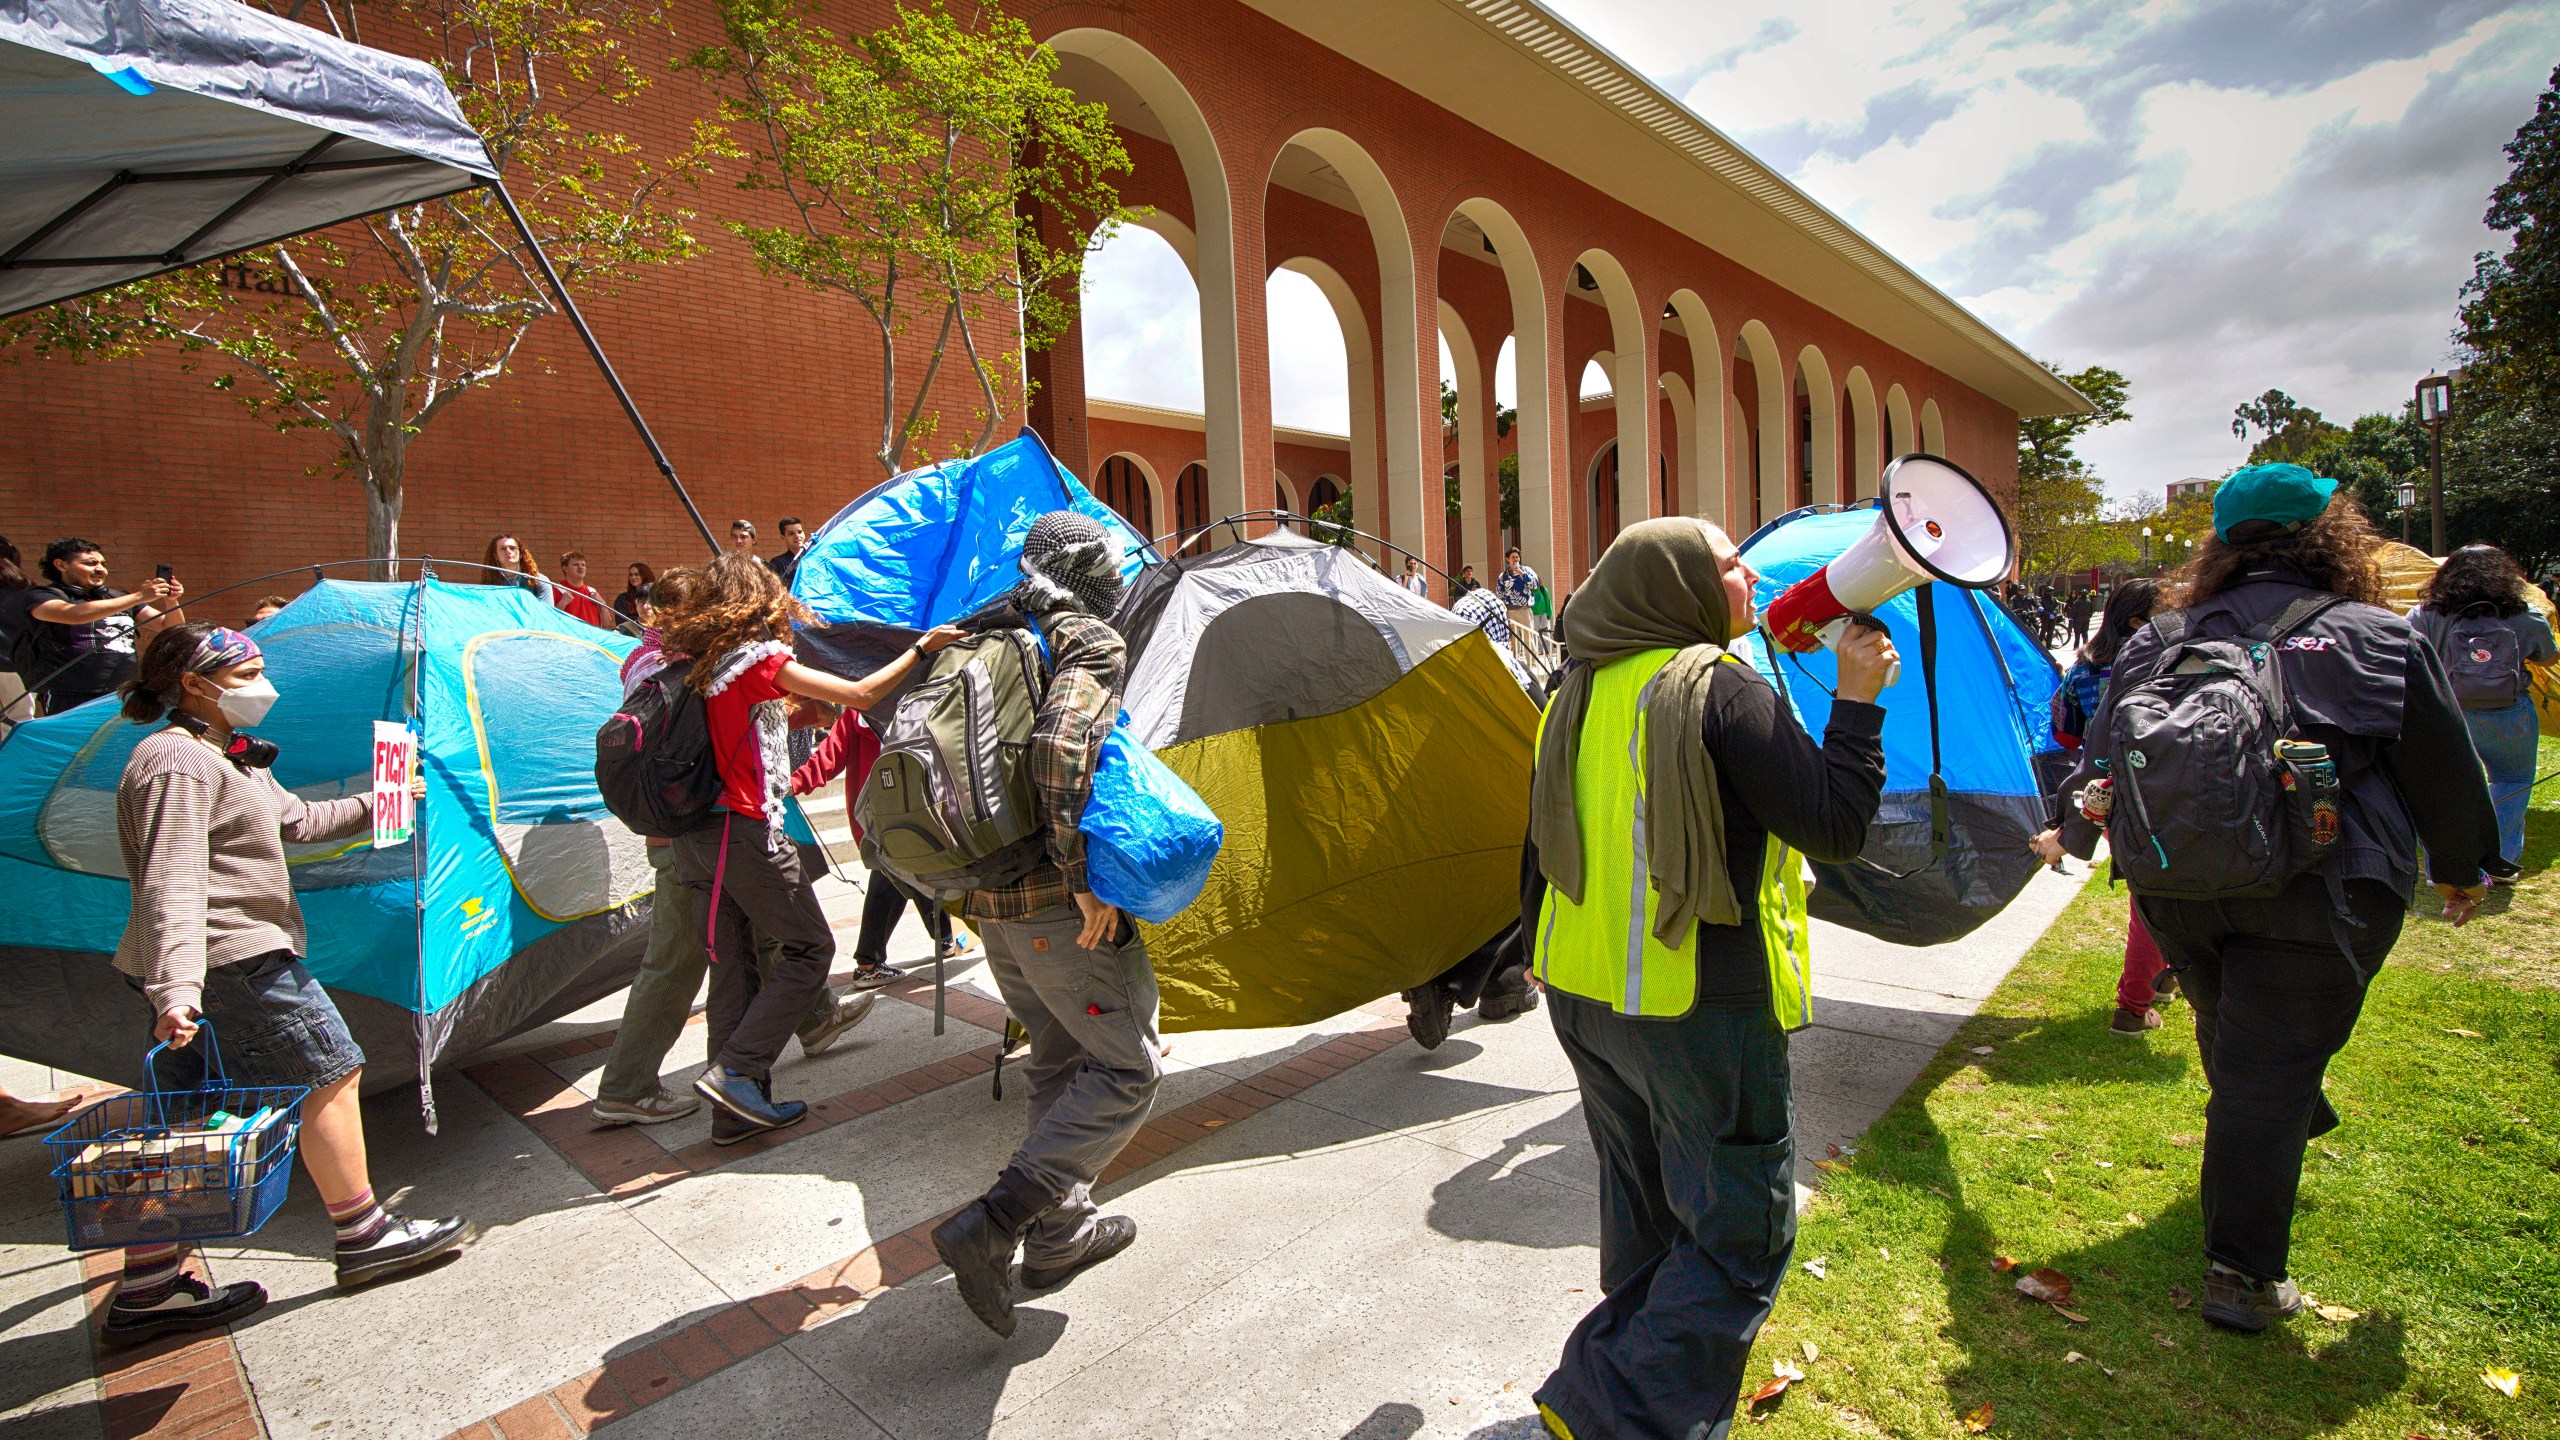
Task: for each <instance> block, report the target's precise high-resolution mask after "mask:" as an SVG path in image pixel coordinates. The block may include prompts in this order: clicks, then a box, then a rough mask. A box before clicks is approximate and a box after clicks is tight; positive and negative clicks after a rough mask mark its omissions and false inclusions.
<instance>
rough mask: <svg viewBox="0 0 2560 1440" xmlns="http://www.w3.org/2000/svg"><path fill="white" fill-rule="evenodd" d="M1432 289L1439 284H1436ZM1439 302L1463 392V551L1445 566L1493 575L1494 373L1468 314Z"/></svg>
mask: <svg viewBox="0 0 2560 1440" xmlns="http://www.w3.org/2000/svg"><path fill="white" fill-rule="evenodd" d="M1433 288H1434V289H1435V290H1436V289H1437V288H1438V287H1437V285H1436V283H1435V285H1434V287H1433ZM1437 303H1438V305H1439V307H1440V338H1441V339H1442V340H1443V341H1445V342H1446V343H1447V344H1448V346H1449V359H1450V361H1451V363H1452V365H1453V366H1454V367H1455V369H1456V370H1457V379H1456V382H1455V388H1456V390H1457V392H1458V530H1459V536H1458V540H1459V553H1458V554H1457V555H1454V556H1451V557H1450V563H1449V564H1448V565H1447V567H1446V568H1447V569H1448V570H1449V571H1450V572H1451V573H1455V572H1456V571H1457V568H1458V566H1460V565H1473V566H1475V567H1476V573H1477V574H1478V575H1491V574H1492V573H1493V571H1492V570H1491V569H1490V568H1488V566H1489V565H1490V563H1491V562H1490V555H1489V553H1488V552H1489V550H1490V547H1491V544H1492V541H1491V539H1490V538H1489V537H1490V535H1491V532H1492V526H1491V525H1490V524H1489V523H1488V519H1489V517H1488V515H1487V513H1486V507H1487V506H1488V505H1489V504H1491V503H1492V496H1493V493H1494V492H1493V475H1492V473H1491V471H1490V470H1488V469H1487V467H1486V465H1485V447H1486V440H1487V436H1486V434H1485V431H1486V430H1487V429H1488V428H1489V427H1488V426H1487V424H1486V417H1487V416H1489V415H1491V414H1492V413H1493V397H1492V395H1491V394H1490V393H1489V392H1490V390H1491V389H1492V385H1493V377H1492V376H1490V375H1488V374H1486V373H1485V368H1484V360H1483V358H1482V356H1481V354H1480V353H1479V352H1478V351H1477V349H1476V341H1475V336H1474V335H1473V334H1472V333H1470V332H1469V331H1468V329H1467V322H1466V319H1465V317H1463V316H1461V315H1459V314H1458V311H1457V307H1456V306H1453V305H1451V304H1450V303H1449V302H1448V301H1446V300H1441V301H1438V302H1437ZM1443 503H1444V504H1445V503H1446V502H1445V501H1444V502H1443Z"/></svg>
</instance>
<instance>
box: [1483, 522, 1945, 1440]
mask: <svg viewBox="0 0 2560 1440" xmlns="http://www.w3.org/2000/svg"><path fill="white" fill-rule="evenodd" d="M1758 579H1759V576H1758V575H1757V574H1756V573H1755V572H1754V571H1753V570H1752V568H1751V566H1750V564H1749V563H1748V562H1746V561H1745V560H1744V559H1743V558H1742V556H1741V554H1740V552H1739V551H1737V550H1736V549H1735V547H1734V544H1733V542H1732V541H1731V540H1730V539H1728V538H1726V536H1725V534H1724V532H1723V531H1721V530H1719V529H1717V528H1716V527H1715V526H1713V525H1710V524H1708V523H1707V522H1705V521H1703V520H1698V519H1693V518H1688V517H1679V516H1673V517H1666V518H1662V519H1654V520H1645V521H1641V522H1639V523H1637V524H1635V525H1631V526H1629V527H1628V528H1627V529H1626V530H1625V531H1623V532H1621V533H1620V534H1619V536H1618V538H1617V540H1616V541H1615V542H1614V543H1612V544H1611V545H1610V547H1609V549H1608V551H1607V553H1605V554H1603V555H1602V556H1601V557H1600V563H1599V565H1598V566H1597V567H1596V568H1594V569H1593V571H1592V572H1591V575H1590V578H1589V579H1587V580H1586V581H1584V583H1583V585H1582V588H1581V589H1579V590H1577V591H1576V592H1575V593H1574V598H1573V604H1572V605H1571V606H1570V607H1569V608H1568V609H1567V610H1566V611H1565V612H1564V614H1563V615H1562V617H1561V618H1560V620H1559V629H1560V631H1561V634H1562V638H1563V640H1564V645H1565V649H1566V651H1567V653H1568V654H1569V655H1570V656H1571V657H1572V658H1571V660H1570V662H1569V663H1568V664H1567V665H1566V667H1565V669H1564V671H1563V672H1562V674H1561V675H1560V676H1559V677H1558V680H1557V685H1556V691H1555V695H1554V698H1553V699H1552V700H1551V701H1550V702H1549V704H1548V706H1547V712H1546V718H1545V720H1544V721H1543V722H1542V723H1541V725H1540V727H1539V734H1538V754H1537V764H1536V769H1535V771H1534V772H1533V778H1532V780H1531V793H1530V810H1529V844H1528V853H1527V855H1526V856H1525V857H1524V864H1523V867H1522V879H1523V894H1522V897H1521V900H1522V905H1521V919H1522V925H1523V930H1524V932H1525V933H1526V934H1527V935H1528V936H1530V937H1531V941H1532V945H1533V955H1534V966H1535V970H1536V974H1537V976H1538V979H1539V980H1540V981H1541V982H1542V983H1543V984H1544V985H1545V987H1546V989H1547V992H1548V994H1549V995H1550V996H1552V997H1553V1000H1554V1004H1553V1005H1552V1007H1551V1013H1552V1015H1553V1017H1554V1023H1555V1028H1556V1035H1557V1038H1558V1039H1559V1040H1560V1041H1561V1042H1562V1044H1563V1046H1564V1049H1565V1053H1566V1054H1567V1055H1568V1056H1569V1057H1571V1059H1572V1061H1573V1067H1574V1073H1575V1076H1576V1078H1577V1079H1578V1080H1579V1081H1580V1084H1581V1091H1582V1105H1583V1115H1584V1118H1585V1120H1586V1121H1587V1122H1588V1123H1589V1125H1590V1127H1591V1139H1592V1145H1593V1148H1594V1149H1595V1150H1596V1151H1597V1152H1598V1154H1599V1160H1600V1169H1601V1181H1600V1204H1601V1211H1600V1273H1601V1282H1602V1284H1603V1286H1604V1287H1605V1288H1606V1290H1607V1295H1606V1298H1604V1299H1603V1300H1602V1301H1601V1302H1600V1304H1599V1305H1598V1306H1597V1307H1595V1308H1594V1309H1593V1310H1592V1311H1591V1313H1590V1314H1589V1315H1587V1316H1585V1317H1584V1318H1583V1320H1582V1322H1581V1323H1580V1324H1579V1325H1577V1326H1575V1327H1574V1331H1573V1334H1572V1336H1571V1337H1570V1338H1569V1339H1568V1340H1567V1341H1566V1342H1565V1349H1564V1355H1563V1358H1562V1360H1561V1361H1560V1363H1559V1364H1558V1365H1557V1367H1556V1370H1555V1373H1554V1374H1553V1375H1551V1376H1549V1377H1548V1379H1547V1381H1546V1383H1545V1384H1544V1385H1543V1386H1541V1387H1540V1388H1539V1390H1538V1393H1537V1401H1538V1407H1539V1413H1540V1415H1541V1416H1542V1417H1543V1418H1544V1419H1545V1421H1546V1424H1547V1427H1548V1429H1549V1430H1551V1431H1552V1432H1553V1433H1555V1434H1557V1435H1559V1436H1566V1437H1571V1436H1575V1435H1579V1436H1581V1437H1583V1440H1598V1437H1604V1436H1618V1435H1642V1436H1656V1435H1661V1436H1692V1435H1698V1434H1702V1433H1703V1434H1716V1435H1721V1434H1723V1433H1724V1428H1725V1426H1726V1425H1728V1424H1729V1423H1730V1421H1731V1418H1732V1414H1733V1410H1734V1406H1735V1401H1736V1397H1737V1395H1738V1393H1739V1391H1740V1388H1741V1382H1742V1377H1743V1365H1744V1362H1745V1360H1746V1359H1747V1358H1748V1356H1749V1354H1750V1348H1751V1340H1752V1337H1753V1336H1754V1335H1755V1334H1757V1333H1758V1331H1759V1329H1760V1326H1761V1323H1762V1321H1763V1320H1765V1319H1766V1318H1767V1316H1768V1313H1769V1307H1770V1305H1771V1304H1772V1303H1773V1302H1774V1301H1775V1300H1776V1298H1777V1293H1778V1282H1779V1280H1780V1279H1781V1278H1783V1277H1784V1276H1785V1274H1786V1270H1787V1263H1788V1259H1789V1256H1790V1255H1791V1254H1792V1253H1793V1250H1794V1246H1795V1141H1794V1129H1795V1101H1794V1094H1793V1091H1792V1088H1791V1081H1790V1078H1789V1070H1788V1058H1787V1033H1788V1032H1789V1031H1791V1030H1794V1029H1796V1028H1799V1027H1801V1026H1802V1025H1804V1024H1805V1023H1806V1021H1807V1019H1808V1018H1809V1007H1810V1002H1811V996H1810V988H1811V953H1810V948H1809V940H1808V933H1807V921H1806V914H1805V883H1804V874H1805V870H1804V866H1803V864H1802V863H1801V862H1800V860H1799V859H1798V856H1799V854H1802V855H1808V856H1812V857H1814V858H1816V859H1820V860H1825V861H1846V860H1848V859H1849V858H1850V857H1852V856H1854V855H1856V854H1857V853H1858V852H1859V850H1860V848H1861V847H1862V846H1863V845H1864V843H1865V841H1866V834H1867V825H1868V822H1869V821H1870V820H1871V819H1873V817H1874V815H1875V810H1876V804H1877V797H1878V795H1879V793H1880V792H1881V791H1882V788H1883V785H1884V746H1883V727H1884V711H1883V710H1882V709H1881V708H1880V707H1878V706H1877V705H1876V703H1875V700H1876V697H1877V695H1878V694H1879V693H1880V692H1881V691H1882V690H1883V689H1884V687H1885V685H1886V683H1887V680H1888V677H1889V676H1890V675H1891V673H1892V672H1893V670H1894V669H1895V667H1896V666H1897V665H1898V664H1899V661H1898V659H1897V657H1896V656H1895V654H1894V648H1893V643H1892V641H1891V640H1890V639H1889V638H1887V636H1886V635H1885V633H1884V631H1883V630H1882V629H1880V628H1870V627H1866V626H1844V627H1842V628H1841V631H1840V633H1839V634H1838V635H1837V636H1836V637H1835V638H1836V648H1837V651H1838V655H1839V688H1838V690H1837V692H1836V700H1835V702H1834V704H1833V705H1832V708H1831V719H1830V724H1829V726H1828V728H1827V733H1826V734H1825V735H1824V737H1823V740H1822V742H1821V743H1820V744H1816V743H1815V742H1814V740H1813V739H1812V737H1811V736H1809V735H1807V734H1806V733H1805V732H1804V729H1803V727H1802V726H1801V725H1800V724H1799V723H1798V722H1797V720H1796V718H1795V714H1794V711H1793V710H1792V708H1791V707H1790V706H1789V705H1788V704H1787V703H1786V701H1785V700H1784V699H1783V698H1782V697H1781V696H1780V695H1779V694H1778V692H1777V691H1776V690H1775V689H1774V688H1772V687H1771V686H1770V684H1769V682H1768V681H1766V680H1764V679H1762V678H1761V677H1760V675H1759V674H1758V673H1757V672H1756V671H1754V670H1753V669H1752V667H1751V666H1750V665H1748V664H1745V663H1743V662H1742V660H1741V658H1740V657H1739V656H1736V655H1734V654H1732V653H1730V652H1729V651H1728V650H1727V648H1726V647H1727V646H1728V645H1729V644H1731V642H1732V640H1733V637H1734V636H1735V635H1737V634H1739V633H1741V632H1743V631H1744V630H1747V629H1749V628H1750V627H1751V624H1752V586H1753V584H1754V583H1755V582H1756V581H1757V580H1758Z"/></svg>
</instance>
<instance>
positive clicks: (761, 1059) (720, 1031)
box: [676, 815, 836, 1080]
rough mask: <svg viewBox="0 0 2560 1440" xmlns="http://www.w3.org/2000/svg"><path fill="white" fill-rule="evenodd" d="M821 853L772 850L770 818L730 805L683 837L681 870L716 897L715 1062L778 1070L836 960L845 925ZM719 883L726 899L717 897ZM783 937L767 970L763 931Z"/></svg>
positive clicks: (712, 936)
mask: <svg viewBox="0 0 2560 1440" xmlns="http://www.w3.org/2000/svg"><path fill="white" fill-rule="evenodd" d="M816 863H817V862H816V859H815V857H814V856H808V855H804V854H803V853H802V852H801V850H800V847H799V846H797V845H794V844H791V843H790V842H788V841H785V842H784V845H783V852H782V853H781V854H780V855H774V854H770V853H768V852H767V851H766V850H765V822H763V821H761V820H750V819H748V818H747V817H745V816H743V815H724V818H723V819H722V820H721V821H720V822H719V823H718V824H715V825H711V826H708V827H706V828H704V829H701V830H696V831H693V832H692V833H690V834H686V835H681V836H678V837H677V838H676V875H677V878H679V879H681V880H682V881H683V882H684V884H685V886H686V888H688V889H691V890H695V891H698V892H700V893H701V894H702V895H703V897H704V898H705V901H706V909H707V913H708V914H709V915H710V921H709V937H708V938H709V943H710V947H711V959H712V965H711V999H710V1003H709V1004H708V1005H707V1006H706V1007H705V1014H704V1017H703V1018H704V1021H705V1024H706V1025H707V1027H708V1034H707V1036H706V1037H705V1038H706V1039H708V1041H709V1042H710V1047H711V1059H712V1063H713V1064H715V1065H719V1066H722V1067H724V1068H726V1069H730V1070H734V1071H736V1072H737V1073H739V1074H741V1075H747V1076H752V1077H753V1078H755V1079H757V1080H765V1079H768V1078H769V1077H770V1076H771V1075H772V1073H773V1062H774V1061H775V1060H777V1059H779V1058H781V1055H782V1047H783V1046H784V1045H786V1044H789V1043H790V1041H791V1036H792V1032H793V1031H795V1030H797V1029H798V1028H799V1026H800V1024H801V1022H802V1020H803V1019H805V1018H806V1017H807V1015H808V1013H809V1007H810V1005H811V1004H812V1003H813V1002H814V1001H815V1000H816V999H817V997H818V992H820V991H822V990H824V989H826V988H827V970H828V967H830V966H832V965H833V964H834V963H835V958H836V937H835V932H834V930H833V929H832V928H830V927H829V926H828V924H827V916H826V912H825V911H824V910H821V909H820V908H818V893H817V891H816V890H815V889H814V888H812V880H813V878H814V872H815V866H816ZM715 891H716V892H717V901H718V903H717V904H710V903H709V901H710V900H711V898H712V897H713V895H714V892H715ZM758 935H762V936H763V937H764V938H765V939H766V940H767V941H768V942H770V943H771V944H772V946H773V947H774V953H773V955H772V957H771V960H770V963H769V964H768V965H767V966H766V967H765V968H764V970H763V971H761V972H759V970H758V968H757V965H756V937H757V936H758Z"/></svg>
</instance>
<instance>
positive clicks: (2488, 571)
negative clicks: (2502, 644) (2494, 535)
mask: <svg viewBox="0 0 2560 1440" xmlns="http://www.w3.org/2000/svg"><path fill="white" fill-rule="evenodd" d="M2527 583H2528V582H2527V581H2526V580H2525V578H2524V567H2522V566H2520V565H2518V564H2516V562H2515V557H2514V556H2512V555H2509V554H2508V553H2507V552H2506V551H2504V550H2501V549H2499V548H2498V547H2497V546H2495V545H2486V544H2483V545H2465V546H2463V547H2462V548H2461V549H2459V550H2456V551H2454V552H2453V553H2452V554H2450V555H2447V556H2446V557H2444V563H2443V564H2441V565H2438V566H2437V567H2436V573H2435V574H2434V575H2432V576H2430V577H2428V580H2427V585H2426V588H2425V589H2424V590H2421V591H2419V592H2418V593H2419V598H2421V599H2423V600H2425V601H2426V602H2427V608H2429V609H2431V610H2434V611H2435V612H2436V613H2437V614H2439V615H2459V614H2461V613H2462V612H2463V611H2465V610H2468V609H2470V608H2471V607H2472V606H2474V605H2490V606H2495V607H2496V608H2497V612H2498V613H2499V614H2500V615H2521V614H2523V613H2524V611H2525V598H2524V592H2525V586H2526V584H2527Z"/></svg>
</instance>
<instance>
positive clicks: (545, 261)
mask: <svg viewBox="0 0 2560 1440" xmlns="http://www.w3.org/2000/svg"><path fill="white" fill-rule="evenodd" d="M489 189H490V190H491V191H493V192H495V193H496V195H497V197H498V204H499V205H500V206H501V207H502V208H504V209H505V210H506V212H507V219H508V221H509V222H510V223H512V224H513V225H514V226H515V227H516V233H517V234H518V235H520V236H523V237H524V243H525V248H526V249H528V250H531V251H532V252H533V262H534V264H536V265H538V266H540V267H541V268H542V278H543V279H545V280H547V281H549V282H550V284H551V293H552V295H553V296H554V297H556V298H557V299H558V300H559V301H560V313H561V314H563V315H566V316H568V317H569V323H570V325H572V326H573V327H575V328H576V330H577V332H578V338H579V339H581V340H583V341H585V342H586V344H587V353H588V354H589V355H592V356H594V357H595V361H596V368H597V369H598V370H601V371H603V372H604V383H605V384H607V385H609V386H611V387H613V398H614V399H616V400H619V401H621V402H622V413H623V414H625V415H628V416H630V417H631V428H632V429H634V430H637V431H639V432H640V443H641V444H643V445H646V446H648V447H649V458H650V459H652V460H654V461H656V462H657V464H658V473H659V474H661V475H664V476H666V477H667V484H668V485H669V486H671V487H673V488H674V490H675V492H676V499H678V500H680V501H682V502H684V513H685V514H687V515H690V516H692V517H693V528H694V529H696V530H699V531H701V532H702V543H703V544H705V545H708V546H710V547H711V553H712V554H714V555H717V554H719V553H720V542H719V540H718V539H716V538H714V537H713V535H712V533H711V526H710V524H709V523H708V522H706V521H704V520H703V518H702V512H701V511H700V510H698V509H695V508H694V504H693V497H692V496H691V495H688V494H686V493H685V488H684V482H683V481H681V480H678V479H677V478H676V467H675V466H674V464H672V463H671V462H670V461H669V460H668V459H667V452H666V451H664V450H662V449H660V448H658V437H657V436H655V435H653V434H651V433H649V422H648V421H646V420H643V419H641V418H640V407H639V406H637V405H635V404H633V403H631V392H630V391H628V390H625V389H623V388H622V377H621V376H619V375H616V374H615V373H613V362H612V361H610V360H607V359H606V358H605V357H604V347H603V346H601V345H599V344H597V343H596V335H595V332H594V331H592V330H590V329H588V328H587V317H586V316H584V315H582V314H580V313H578V302H576V301H575V300H572V299H570V298H569V287H568V286H566V285H563V284H561V283H560V272H559V271H557V270H554V269H552V268H551V257H550V256H549V255H547V254H544V253H543V249H542V242H541V241H539V240H536V239H534V238H533V230H532V227H530V226H528V225H526V224H525V223H524V216H523V215H522V214H521V213H519V212H518V211H517V210H516V200H515V197H514V196H512V195H510V194H508V193H507V187H506V182H504V181H502V180H499V179H497V178H495V177H494V176H493V177H491V179H490V181H489Z"/></svg>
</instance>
